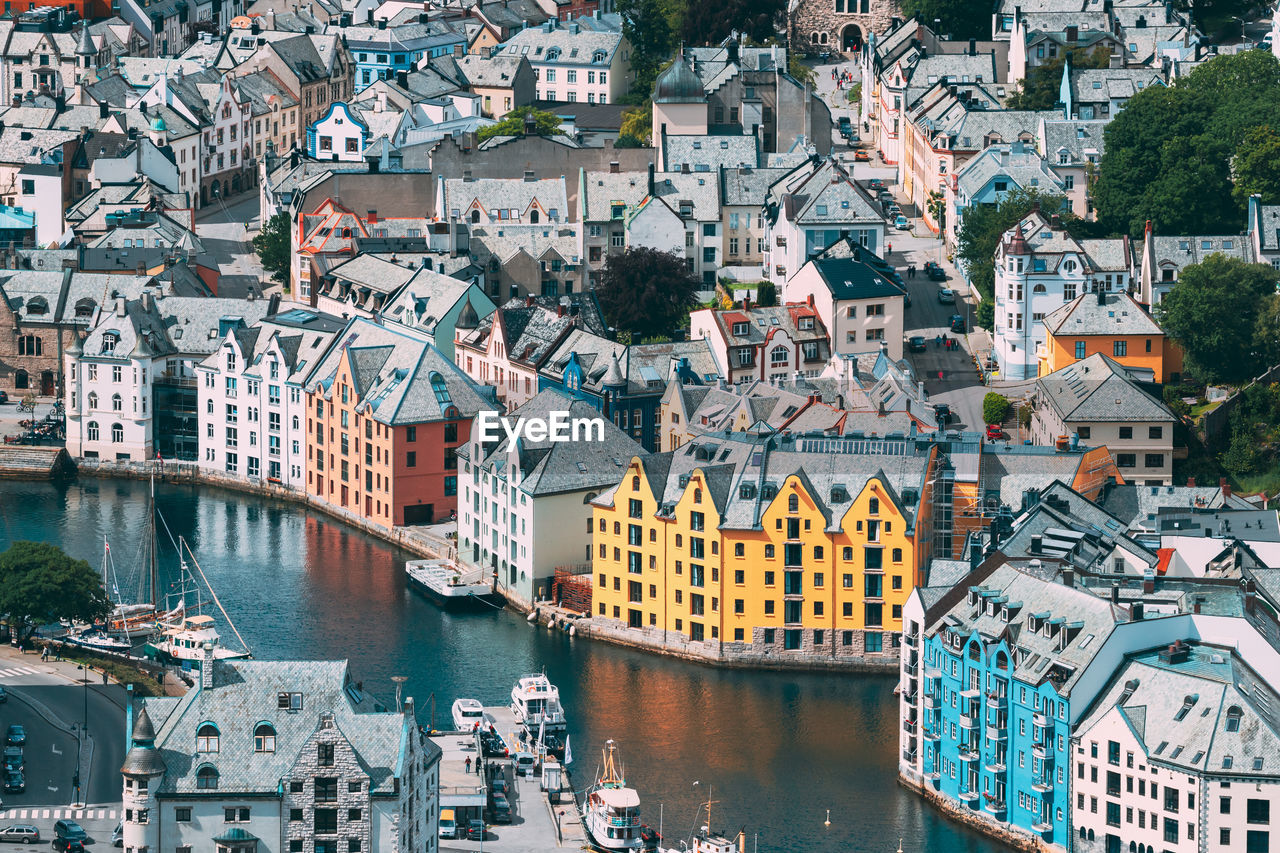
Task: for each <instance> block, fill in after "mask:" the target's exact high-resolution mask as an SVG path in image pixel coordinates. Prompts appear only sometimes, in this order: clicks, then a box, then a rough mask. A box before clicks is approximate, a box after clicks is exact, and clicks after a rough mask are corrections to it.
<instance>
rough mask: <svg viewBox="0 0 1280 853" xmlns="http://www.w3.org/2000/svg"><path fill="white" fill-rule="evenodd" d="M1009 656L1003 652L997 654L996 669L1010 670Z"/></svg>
mask: <svg viewBox="0 0 1280 853" xmlns="http://www.w3.org/2000/svg"><path fill="white" fill-rule="evenodd" d="M1008 668H1009V656H1008V655H1007V654H1005V653H1004V652H1003V651H999V652H996V669H1008Z"/></svg>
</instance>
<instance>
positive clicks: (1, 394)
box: [0, 391, 9, 403]
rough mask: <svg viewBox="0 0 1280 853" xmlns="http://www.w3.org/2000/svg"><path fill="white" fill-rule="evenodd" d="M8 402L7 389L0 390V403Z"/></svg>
mask: <svg viewBox="0 0 1280 853" xmlns="http://www.w3.org/2000/svg"><path fill="white" fill-rule="evenodd" d="M7 402H9V394H8V392H7V391H0V403H7Z"/></svg>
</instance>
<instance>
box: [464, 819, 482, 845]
mask: <svg viewBox="0 0 1280 853" xmlns="http://www.w3.org/2000/svg"><path fill="white" fill-rule="evenodd" d="M467 840H468V841H484V821H482V820H473V821H471V822H470V823H468V824H467Z"/></svg>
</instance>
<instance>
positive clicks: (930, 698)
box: [924, 693, 942, 711]
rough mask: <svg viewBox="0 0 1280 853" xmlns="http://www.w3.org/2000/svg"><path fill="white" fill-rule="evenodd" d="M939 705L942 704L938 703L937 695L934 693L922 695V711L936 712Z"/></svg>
mask: <svg viewBox="0 0 1280 853" xmlns="http://www.w3.org/2000/svg"><path fill="white" fill-rule="evenodd" d="M941 704H942V703H940V702H939V701H938V694H936V693H926V694H924V709H925V710H926V711H936V710H938V708H939V707H941Z"/></svg>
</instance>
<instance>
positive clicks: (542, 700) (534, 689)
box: [511, 673, 568, 734]
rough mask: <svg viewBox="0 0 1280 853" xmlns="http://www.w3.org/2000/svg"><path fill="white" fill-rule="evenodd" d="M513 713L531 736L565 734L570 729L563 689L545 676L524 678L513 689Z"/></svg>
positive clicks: (538, 675) (525, 676)
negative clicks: (568, 727) (561, 694)
mask: <svg viewBox="0 0 1280 853" xmlns="http://www.w3.org/2000/svg"><path fill="white" fill-rule="evenodd" d="M511 713H512V714H514V715H515V718H516V722H517V723H522V724H523V725H524V728H525V731H527V732H529V733H530V734H533V733H534V732H536V731H539V730H542V731H543V732H544V733H546V732H550V733H552V734H561V733H563V732H564V730H565V728H566V727H567V726H568V723H567V722H566V721H565V718H564V708H563V707H562V706H561V705H560V690H559V689H558V688H557V687H556V686H555V685H554V684H552V683H551V682H550V681H549V680H548V679H547V677H546V676H545V675H543V674H542V673H535V674H533V675H523V676H521V677H520V680H519V681H517V682H516V685H515V687H512V688H511Z"/></svg>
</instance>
